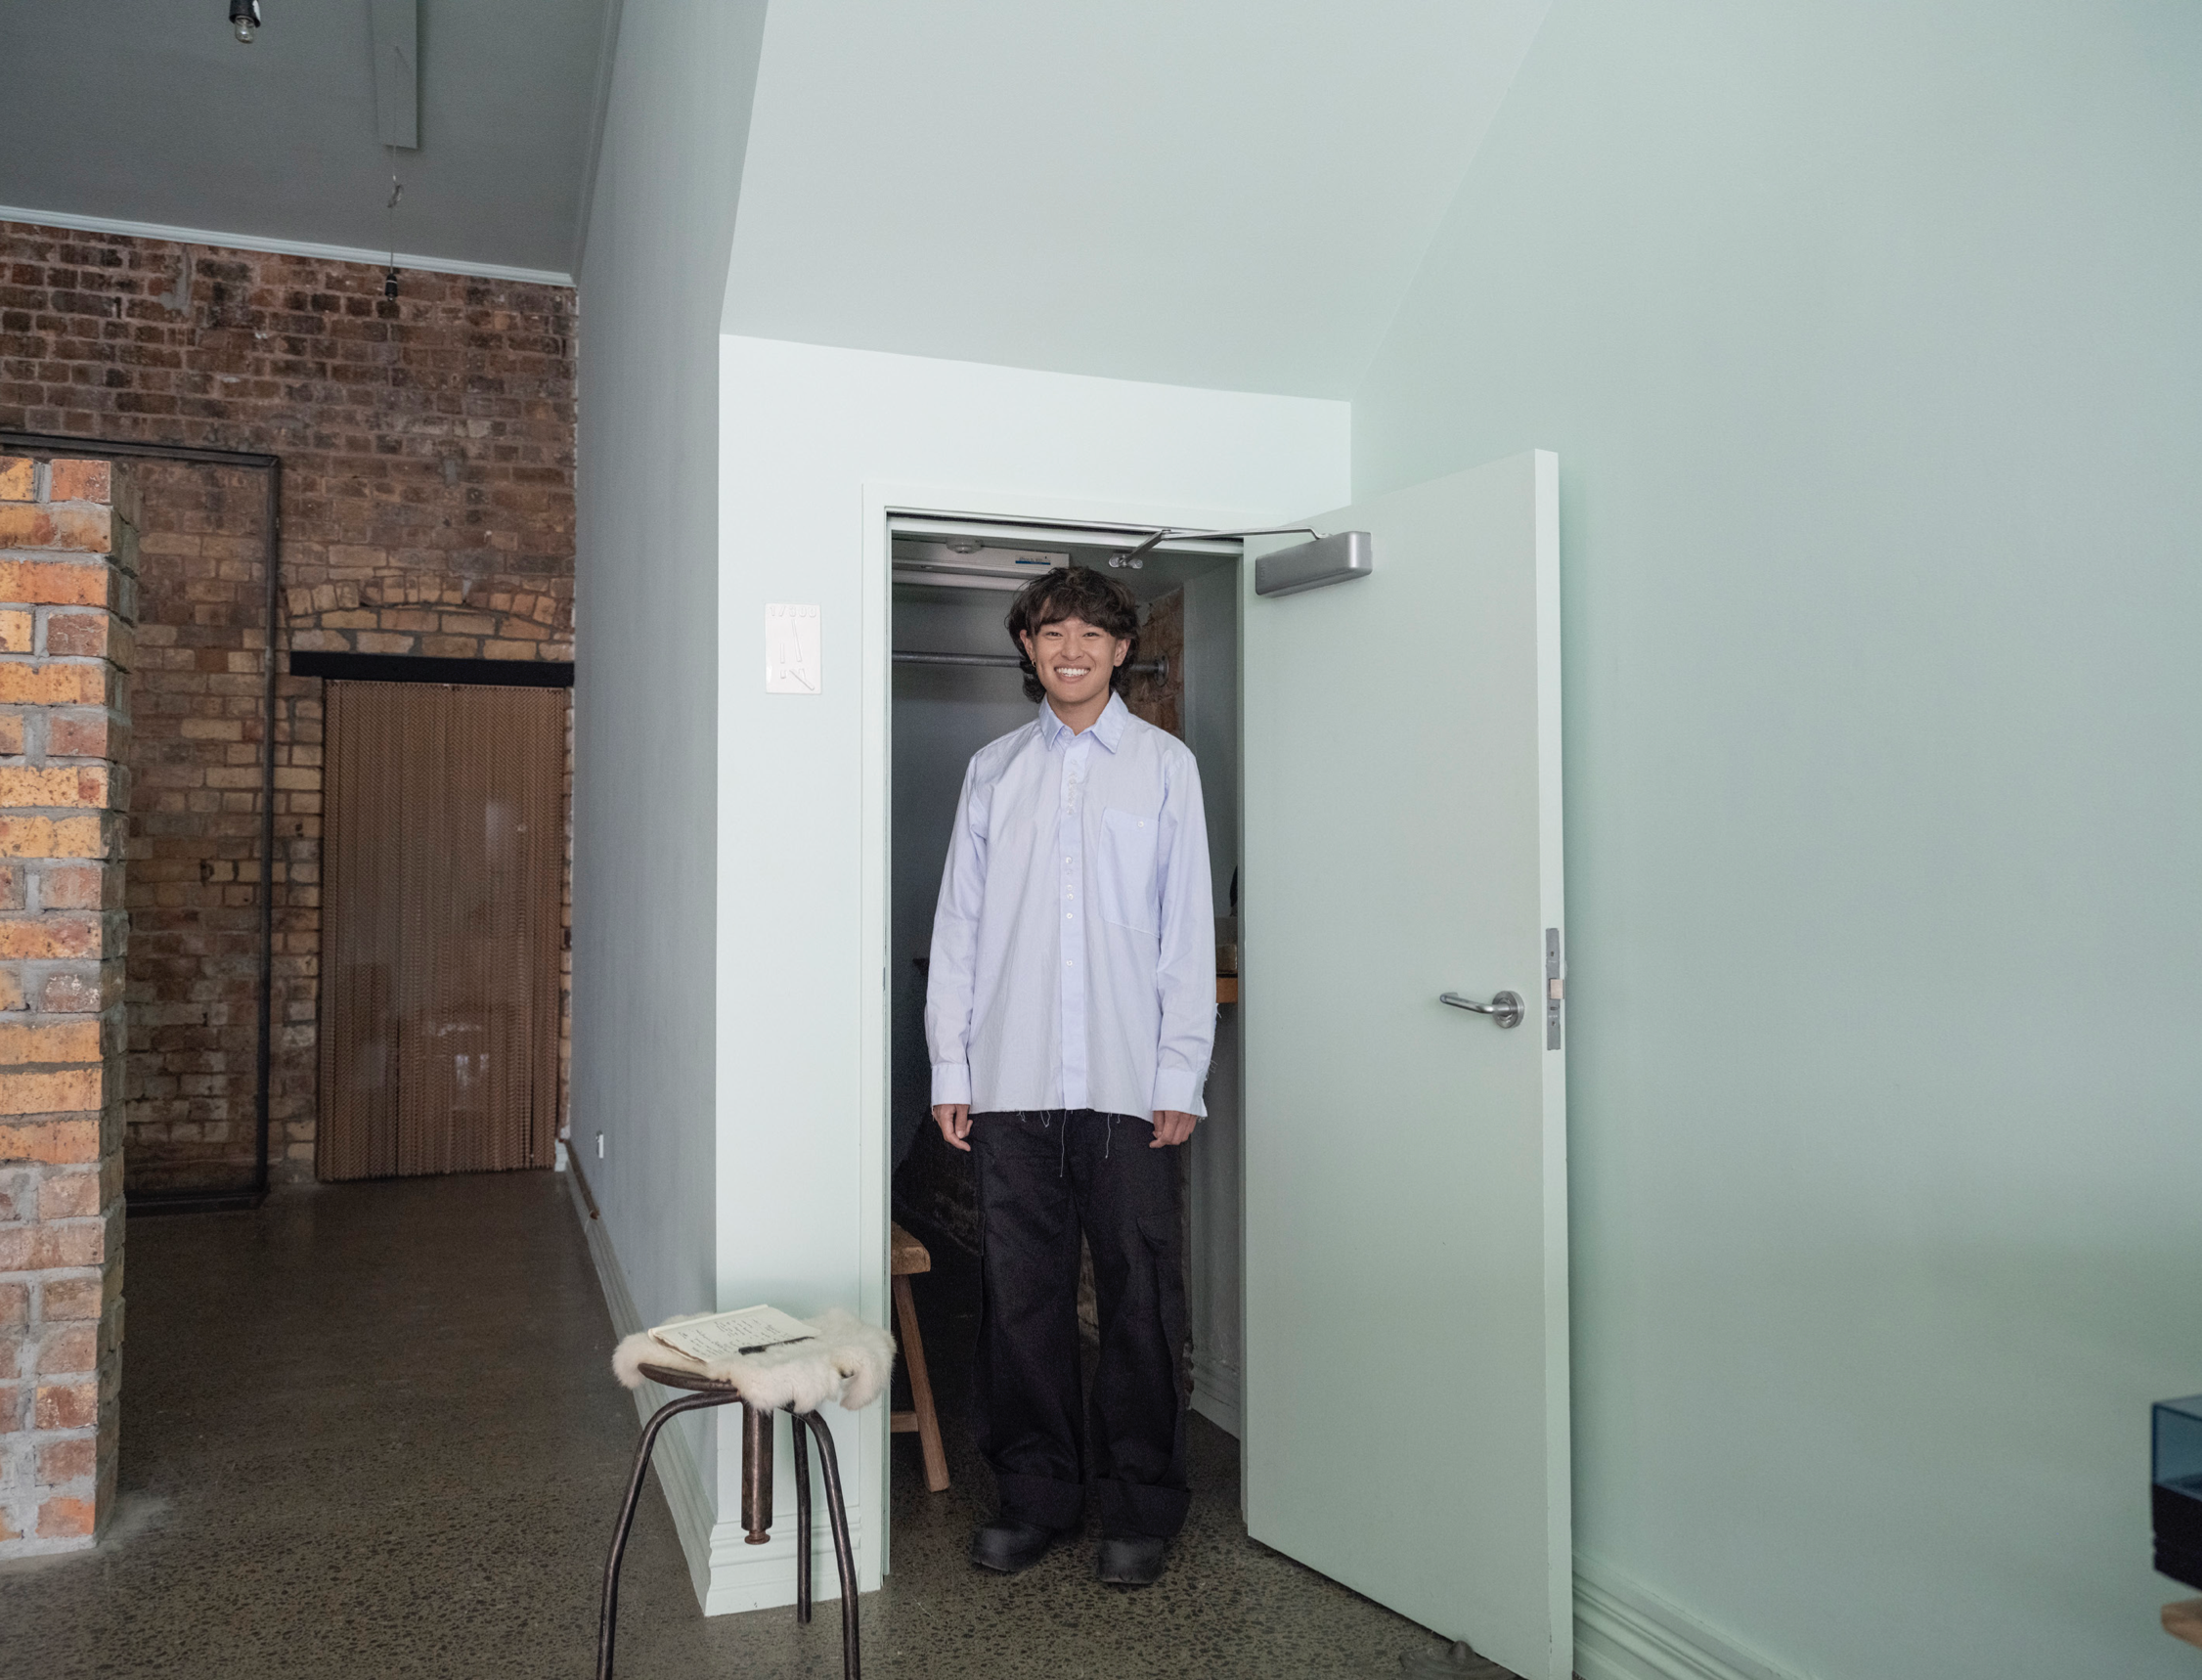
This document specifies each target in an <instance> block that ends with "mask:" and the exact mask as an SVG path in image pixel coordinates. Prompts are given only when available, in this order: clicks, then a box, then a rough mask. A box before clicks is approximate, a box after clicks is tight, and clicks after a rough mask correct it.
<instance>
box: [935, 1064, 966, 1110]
mask: <svg viewBox="0 0 2202 1680" xmlns="http://www.w3.org/2000/svg"><path fill="white" fill-rule="evenodd" d="M970 1100H971V1064H970V1063H969V1062H935V1063H934V1064H933V1106H934V1107H936V1108H938V1107H940V1105H941V1104H943V1103H945V1102H960V1103H968V1102H969V1101H970Z"/></svg>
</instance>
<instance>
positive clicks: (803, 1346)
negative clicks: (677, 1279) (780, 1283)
mask: <svg viewBox="0 0 2202 1680" xmlns="http://www.w3.org/2000/svg"><path fill="white" fill-rule="evenodd" d="M691 1316H693V1317H696V1318H708V1317H710V1316H711V1315H710V1314H709V1313H707V1312H698V1313H694V1314H691ZM673 1322H674V1323H676V1324H678V1323H680V1322H681V1320H679V1319H674V1320H673ZM803 1322H804V1323H806V1324H808V1325H810V1327H811V1328H812V1329H814V1330H815V1331H816V1332H817V1333H818V1337H817V1340H816V1341H815V1342H791V1343H789V1344H788V1345H787V1346H785V1347H783V1348H766V1349H765V1351H764V1352H762V1353H748V1354H741V1355H738V1356H736V1357H734V1358H730V1359H717V1360H713V1361H711V1362H709V1363H705V1362H704V1361H702V1360H697V1359H691V1358H689V1357H688V1356H687V1355H686V1354H685V1353H677V1352H675V1351H674V1350H673V1349H672V1348H668V1347H667V1346H666V1345H665V1344H664V1343H662V1342H656V1341H652V1340H651V1338H650V1336H649V1334H648V1333H647V1332H646V1331H637V1332H636V1333H635V1334H634V1335H632V1336H630V1337H628V1338H627V1340H625V1341H624V1342H622V1343H621V1344H620V1345H619V1347H618V1348H617V1349H616V1350H615V1351H614V1352H613V1354H612V1372H613V1374H614V1375H616V1376H617V1377H618V1378H619V1380H620V1381H621V1382H622V1383H625V1384H626V1385H627V1386H628V1387H629V1388H631V1389H634V1388H639V1387H640V1386H641V1385H642V1383H643V1382H644V1381H645V1380H646V1379H644V1377H643V1376H642V1370H641V1368H642V1367H643V1366H644V1365H662V1366H665V1367H667V1368H668V1369H670V1370H676V1371H693V1372H695V1373H696V1374H697V1375H699V1376H703V1377H709V1378H711V1379H712V1380H713V1381H715V1382H721V1383H731V1384H732V1385H733V1386H734V1387H735V1388H736V1389H737V1390H739V1391H740V1393H741V1397H742V1398H743V1399H745V1400H747V1401H748V1402H749V1403H750V1404H751V1405H753V1406H763V1407H765V1408H767V1409H769V1410H773V1411H777V1410H778V1409H779V1408H780V1407H782V1406H786V1407H788V1408H790V1409H791V1410H794V1411H799V1412H815V1411H816V1410H817V1409H818V1408H819V1407H820V1406H822V1405H824V1404H825V1403H826V1401H828V1400H839V1401H840V1402H841V1403H842V1405H844V1406H845V1407H847V1408H848V1409H849V1410H850V1411H853V1412H859V1411H862V1410H863V1409H864V1407H866V1406H868V1405H870V1404H871V1402H872V1401H873V1400H875V1399H877V1398H878V1397H879V1396H880V1395H881V1394H883V1393H886V1391H887V1379H888V1377H889V1376H891V1375H892V1374H893V1372H894V1369H895V1339H894V1338H893V1337H892V1336H890V1335H888V1334H887V1332H886V1331H884V1330H882V1329H880V1328H878V1327H877V1326H876V1325H871V1324H866V1323H864V1322H863V1320H861V1319H860V1318H859V1317H857V1316H856V1315H855V1314H854V1313H849V1312H843V1311H842V1310H841V1309H840V1308H839V1307H834V1308H831V1309H829V1310H827V1311H825V1312H821V1313H819V1314H818V1315H817V1317H815V1318H806V1319H804V1320H803Z"/></svg>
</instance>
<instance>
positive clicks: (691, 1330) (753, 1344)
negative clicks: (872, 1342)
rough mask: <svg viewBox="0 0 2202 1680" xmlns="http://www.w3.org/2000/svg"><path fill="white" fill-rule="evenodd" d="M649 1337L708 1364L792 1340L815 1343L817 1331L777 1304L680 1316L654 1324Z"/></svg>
mask: <svg viewBox="0 0 2202 1680" xmlns="http://www.w3.org/2000/svg"><path fill="white" fill-rule="evenodd" d="M650 1339H651V1340H652V1341H655V1342H662V1343H664V1344H665V1346H666V1347H668V1348H672V1349H673V1350H674V1351H675V1352H676V1353H685V1354H686V1355H687V1356H688V1357H689V1358H691V1359H696V1360H700V1361H701V1362H702V1363H704V1364H707V1365H708V1364H711V1363H713V1362H714V1361H716V1360H720V1359H730V1358H734V1357H736V1356H738V1355H742V1354H748V1353H762V1352H764V1351H765V1350H766V1349H767V1348H784V1347H786V1346H787V1345H788V1344H790V1343H792V1342H815V1341H816V1340H817V1339H818V1333H817V1331H815V1330H814V1329H813V1328H812V1327H811V1326H810V1325H808V1324H806V1323H804V1322H803V1321H802V1320H801V1319H800V1318H790V1317H789V1316H788V1315H787V1314H786V1313H784V1312H782V1311H781V1310H780V1309H779V1308H778V1307H776V1306H744V1307H742V1308H740V1309H739V1310H738V1311H734V1312H715V1313H713V1314H711V1316H710V1317H708V1318H683V1319H680V1320H677V1321H676V1322H674V1323H672V1324H660V1325H657V1326H655V1327H654V1328H652V1330H651V1331H650Z"/></svg>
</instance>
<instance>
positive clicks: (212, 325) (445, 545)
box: [0, 223, 575, 1188]
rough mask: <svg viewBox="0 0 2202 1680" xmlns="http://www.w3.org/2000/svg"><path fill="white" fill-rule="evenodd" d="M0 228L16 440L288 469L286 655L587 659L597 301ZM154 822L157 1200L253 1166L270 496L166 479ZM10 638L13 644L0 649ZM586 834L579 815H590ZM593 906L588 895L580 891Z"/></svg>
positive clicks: (296, 732) (303, 901)
mask: <svg viewBox="0 0 2202 1680" xmlns="http://www.w3.org/2000/svg"><path fill="white" fill-rule="evenodd" d="M381 289H382V271H381V270H380V269H379V268H375V267H372V266H367V265H361V264H353V263H339V262H328V261H323V260H320V259H311V258H304V257H292V256H279V255H270V254H263V253H258V252H251V251H234V250H219V249H211V248H208V247H204V246H189V245H181V244H174V243H165V242H160V241H151V240H133V239H127V238H122V237H119V236H108V235H92V234H78V233H64V232H58V231H56V230H53V229H44V228H36V227H29V226H24V225H22V224H8V223H0V426H5V427H16V428H21V429H23V430H29V431H39V432H54V433H63V434H66V435H72V436H80V437H100V438H109V439H128V440H136V441H148V442H161V443H185V444H197V445H202V446H209V447H214V448H222V449H237V450H251V451H266V452H269V453H274V454H279V455H281V456H282V457H283V458H284V501H283V522H284V544H283V561H282V564H283V576H282V580H281V581H282V585H283V589H282V603H283V604H282V614H281V616H282V625H281V629H280V632H279V634H280V635H281V637H282V639H283V641H284V643H285V644H286V646H287V647H296V648H301V649H305V648H314V649H324V650H350V651H358V652H384V653H399V654H424V655H439V654H440V655H447V656H450V655H457V656H462V657H476V656H479V657H486V658H493V659H528V660H541V659H570V658H571V657H572V656H573V652H572V644H573V634H574V631H573V428H574V359H573V357H574V333H575V319H574V316H575V310H574V295H573V293H572V292H571V291H570V290H568V289H566V288H563V287H545V286H530V285H523V284H520V283H517V282H507V281H488V280H475V279H463V278H457V277H453V276H448V275H431V274H419V273H413V272H408V273H406V274H404V275H403V276H401V279H400V295H399V297H398V298H397V299H395V300H390V299H386V298H384V297H383V296H382V295H381ZM142 480H143V485H142V487H143V502H144V508H145V513H144V520H145V522H144V527H143V530H142V560H143V566H144V579H143V602H142V610H143V620H144V622H143V625H142V628H141V635H140V652H139V672H138V683H139V697H140V703H139V706H138V708H137V713H138V731H137V737H136V745H135V749H134V751H135V756H134V758H133V761H132V762H133V764H134V767H135V768H136V769H137V771H138V772H139V774H138V777H137V797H136V800H135V802H134V803H133V805H132V806H131V809H130V848H131V856H132V859H133V862H134V864H135V865H136V866H135V867H134V868H133V869H132V871H131V888H130V891H131V895H132V897H131V904H130V911H131V916H132V925H133V942H134V943H133V948H132V950H133V954H132V959H131V965H130V973H129V989H130V997H131V1001H132V1004H133V1006H134V1007H133V1010H132V1020H131V1039H130V1062H129V1073H128V1079H129V1082H130V1091H131V1097H130V1125H129V1137H130V1147H129V1159H130V1163H131V1165H130V1176H131V1182H132V1184H133V1186H138V1187H147V1188H170V1187H175V1188H183V1187H192V1186H197V1185H211V1184H224V1183H235V1182H236V1181H237V1180H238V1178H239V1177H240V1175H241V1174H242V1172H245V1171H248V1169H249V1165H250V1161H251V1155H252V1119H253V1116H252V1107H253V1079H252V1067H253V1039H254V1034H255V1031H256V1020H257V1016H256V1004H255V1000H254V996H253V992H254V987H255V985H256V966H255V965H256V962H257V956H258V947H257V938H256V927H257V924H256V921H255V919H254V914H255V912H254V909H253V894H254V892H255V891H256V888H257V864H256V862H255V858H256V852H257V828H256V819H255V814H256V813H257V810H258V803H257V801H258V789H259V777H258V770H257V765H258V757H259V751H260V733H259V731H260V728H261V725H260V717H259V681H260V679H259V672H260V659H261V631H260V623H261V591H262V588H263V586H264V580H263V579H262V578H261V575H260V571H259V567H260V524H259V519H260V512H259V508H260V504H259V495H260V491H259V481H258V479H257V477H256V476H255V475H253V474H250V473H242V472H233V471H230V470H228V469H225V468H212V467H198V466H191V467H187V466H176V465H167V464H146V465H145V467H144V469H143V473H142ZM4 635H5V632H4V629H0V638H4ZM321 688H322V684H321V683H320V682H319V681H318V680H314V679H307V678H292V677H287V676H286V677H285V678H284V679H283V682H282V685H281V700H280V711H279V715H278V717H277V719H276V721H275V732H276V740H275V750H276V764H277V789H278V791H277V809H276V816H277V825H278V852H279V857H278V863H277V880H276V890H277V967H276V983H277V993H276V1011H277V1019H278V1023H279V1034H278V1038H277V1042H276V1051H275V1068H274V1083H273V1095H272V1110H273V1115H274V1121H275V1138H274V1142H273V1153H274V1156H275V1161H276V1171H277V1172H278V1174H279V1175H290V1176H305V1175H310V1173H311V1172H312V1162H313V1139H314V1117H315V1105H316V1088H315V1085H316V1078H317V1054H316V1039H315V1031H316V1020H317V1015H318V996H317V988H318V984H319V979H318V972H317V969H318V961H319V951H320V944H321V939H320V897H319V895H320V858H321V746H322V716H321ZM568 809H569V813H570V809H571V807H570V802H569V807H568ZM568 890H569V895H570V868H569V889H568Z"/></svg>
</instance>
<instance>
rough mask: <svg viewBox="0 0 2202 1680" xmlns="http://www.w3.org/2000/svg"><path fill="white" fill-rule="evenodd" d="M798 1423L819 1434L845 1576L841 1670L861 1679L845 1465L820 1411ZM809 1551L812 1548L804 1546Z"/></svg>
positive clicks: (829, 1511) (837, 1562) (849, 1679)
mask: <svg viewBox="0 0 2202 1680" xmlns="http://www.w3.org/2000/svg"><path fill="white" fill-rule="evenodd" d="M797 1422H799V1423H805V1424H809V1425H810V1426H811V1433H812V1434H814V1435H815V1436H816V1437H818V1464H819V1468H820V1469H822V1470H823V1471H824V1472H825V1494H826V1516H827V1517H828V1519H830V1520H831V1522H832V1524H833V1564H834V1569H835V1570H836V1572H838V1573H839V1574H840V1576H841V1673H842V1676H843V1680H860V1671H861V1660H860V1658H859V1656H858V1650H857V1554H856V1549H855V1548H854V1547H852V1546H851V1545H850V1543H849V1508H848V1506H847V1505H845V1504H843V1503H842V1499H841V1465H840V1462H839V1460H837V1459H836V1458H835V1457H834V1451H833V1431H832V1430H830V1429H828V1428H827V1427H826V1421H825V1419H823V1418H821V1417H820V1416H818V1414H817V1413H816V1412H805V1413H803V1414H802V1415H801V1416H800V1417H799V1418H798V1419H797ZM804 1549H805V1551H806V1552H808V1551H809V1549H810V1548H809V1547H807V1546H806V1547H805V1548H804Z"/></svg>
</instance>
